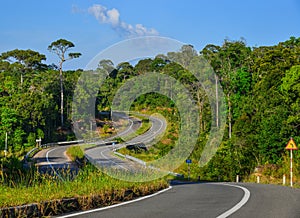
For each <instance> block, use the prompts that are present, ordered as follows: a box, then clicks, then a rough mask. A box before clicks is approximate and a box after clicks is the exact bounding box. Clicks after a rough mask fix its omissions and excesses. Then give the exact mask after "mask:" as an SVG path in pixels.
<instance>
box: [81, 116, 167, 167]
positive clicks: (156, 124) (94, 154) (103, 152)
mask: <svg viewBox="0 0 300 218" xmlns="http://www.w3.org/2000/svg"><path fill="white" fill-rule="evenodd" d="M149 120H150V122H151V123H152V126H151V128H150V129H149V130H148V131H147V132H145V133H144V134H142V135H139V136H137V137H135V138H133V139H131V140H129V141H127V142H126V143H122V144H117V145H114V146H113V145H106V146H99V147H96V148H93V149H89V150H87V151H85V154H86V157H87V158H88V159H89V160H90V161H91V162H93V163H94V164H96V165H97V166H99V167H112V168H116V169H123V170H134V169H135V168H137V167H139V166H138V165H137V164H136V163H135V162H133V161H130V160H127V159H121V158H118V157H116V156H115V155H114V154H113V151H114V149H118V148H121V147H124V146H126V145H128V144H136V143H141V142H142V143H144V144H146V145H151V144H152V143H153V142H155V141H156V140H157V137H159V136H160V135H162V134H163V133H164V131H165V129H166V126H167V123H166V121H165V120H162V119H159V118H157V117H149Z"/></svg>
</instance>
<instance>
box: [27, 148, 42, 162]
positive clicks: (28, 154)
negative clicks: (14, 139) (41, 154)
mask: <svg viewBox="0 0 300 218" xmlns="http://www.w3.org/2000/svg"><path fill="white" fill-rule="evenodd" d="M37 150H39V148H33V149H31V150H30V151H28V152H27V153H26V155H25V157H24V159H25V160H26V161H27V160H28V158H29V157H30V156H31V155H32V154H33V155H34V152H36V151H37ZM33 155H32V156H33Z"/></svg>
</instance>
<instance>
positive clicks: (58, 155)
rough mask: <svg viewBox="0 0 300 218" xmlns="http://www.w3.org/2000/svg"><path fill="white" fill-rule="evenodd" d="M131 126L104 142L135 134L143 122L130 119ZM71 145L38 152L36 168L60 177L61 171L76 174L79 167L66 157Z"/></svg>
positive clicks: (35, 158)
mask: <svg viewBox="0 0 300 218" xmlns="http://www.w3.org/2000/svg"><path fill="white" fill-rule="evenodd" d="M128 121H129V125H128V127H127V128H126V129H124V130H123V131H121V132H119V133H118V135H116V136H113V137H110V138H108V139H105V140H103V141H104V142H105V141H111V140H113V139H114V138H115V137H120V136H126V135H129V134H132V133H134V132H135V131H136V130H137V129H138V128H139V126H140V125H141V122H140V120H139V119H137V118H134V117H130V118H129V119H128ZM70 146H71V145H64V146H56V147H51V148H47V149H43V150H42V151H40V152H38V153H37V154H36V155H35V156H34V157H33V159H34V161H35V162H36V166H37V167H38V168H39V171H40V172H41V173H49V174H54V175H57V176H58V177H61V176H60V172H61V171H67V172H68V173H70V172H71V173H70V174H71V175H73V174H76V173H77V171H78V167H77V165H76V164H74V163H73V162H72V161H71V160H70V159H69V158H68V157H67V155H66V150H67V149H68V147H70Z"/></svg>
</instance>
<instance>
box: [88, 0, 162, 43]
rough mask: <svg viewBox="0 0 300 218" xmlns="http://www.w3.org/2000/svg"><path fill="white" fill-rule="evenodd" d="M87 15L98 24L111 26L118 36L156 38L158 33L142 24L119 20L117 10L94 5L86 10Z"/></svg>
mask: <svg viewBox="0 0 300 218" xmlns="http://www.w3.org/2000/svg"><path fill="white" fill-rule="evenodd" d="M88 13H89V14H91V15H93V16H94V17H95V18H96V19H97V20H98V21H99V22H100V23H105V24H109V25H111V27H112V28H113V29H114V30H116V31H117V32H118V33H119V34H121V35H125V36H127V37H129V38H131V37H136V36H157V35H159V33H158V31H157V30H155V29H153V28H146V27H145V26H144V25H142V24H136V25H131V24H128V23H126V22H124V21H122V20H121V19H120V13H119V11H118V10H117V9H115V8H113V9H110V10H109V9H107V8H106V7H104V6H102V5H100V4H95V5H93V6H91V7H89V8H88Z"/></svg>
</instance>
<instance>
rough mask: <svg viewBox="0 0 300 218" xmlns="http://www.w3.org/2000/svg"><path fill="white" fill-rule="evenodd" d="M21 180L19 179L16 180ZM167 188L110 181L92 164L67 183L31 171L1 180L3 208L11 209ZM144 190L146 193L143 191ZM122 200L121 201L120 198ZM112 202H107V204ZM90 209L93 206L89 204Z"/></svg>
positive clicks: (156, 183) (0, 203) (159, 182)
mask: <svg viewBox="0 0 300 218" xmlns="http://www.w3.org/2000/svg"><path fill="white" fill-rule="evenodd" d="M16 178H18V179H16ZM166 186H167V182H166V181H165V180H163V179H160V180H156V181H152V182H146V183H130V182H124V181H121V180H117V179H114V178H111V177H109V176H107V175H106V174H104V173H103V172H101V171H100V170H98V169H97V168H96V167H94V166H93V165H91V164H87V165H86V166H85V167H84V168H83V169H82V170H80V171H79V173H78V175H77V176H76V177H75V178H74V179H73V180H71V179H66V180H64V181H62V180H59V179H57V178H55V177H52V176H50V175H48V174H40V173H38V171H36V170H34V169H32V170H30V171H27V172H21V171H20V172H19V174H18V175H15V177H14V178H12V177H10V178H9V179H8V180H5V181H3V180H2V181H1V184H0V193H1V194H0V207H1V208H3V207H10V206H17V205H24V204H30V203H39V202H45V201H51V200H57V199H66V198H74V197H75V198H89V197H91V196H95V195H96V196H99V197H100V198H101V197H104V196H112V195H113V196H121V197H122V196H123V197H124V196H125V192H126V191H128V190H131V191H132V193H135V192H139V193H140V194H147V193H146V192H145V190H150V189H151V187H152V188H153V187H155V189H157V190H159V189H162V188H164V187H166ZM143 190H144V191H143ZM120 199H121V198H120ZM112 203H114V202H113V201H111V202H110V201H109V199H108V200H107V202H106V204H112ZM86 207H87V208H90V207H92V205H86Z"/></svg>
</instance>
